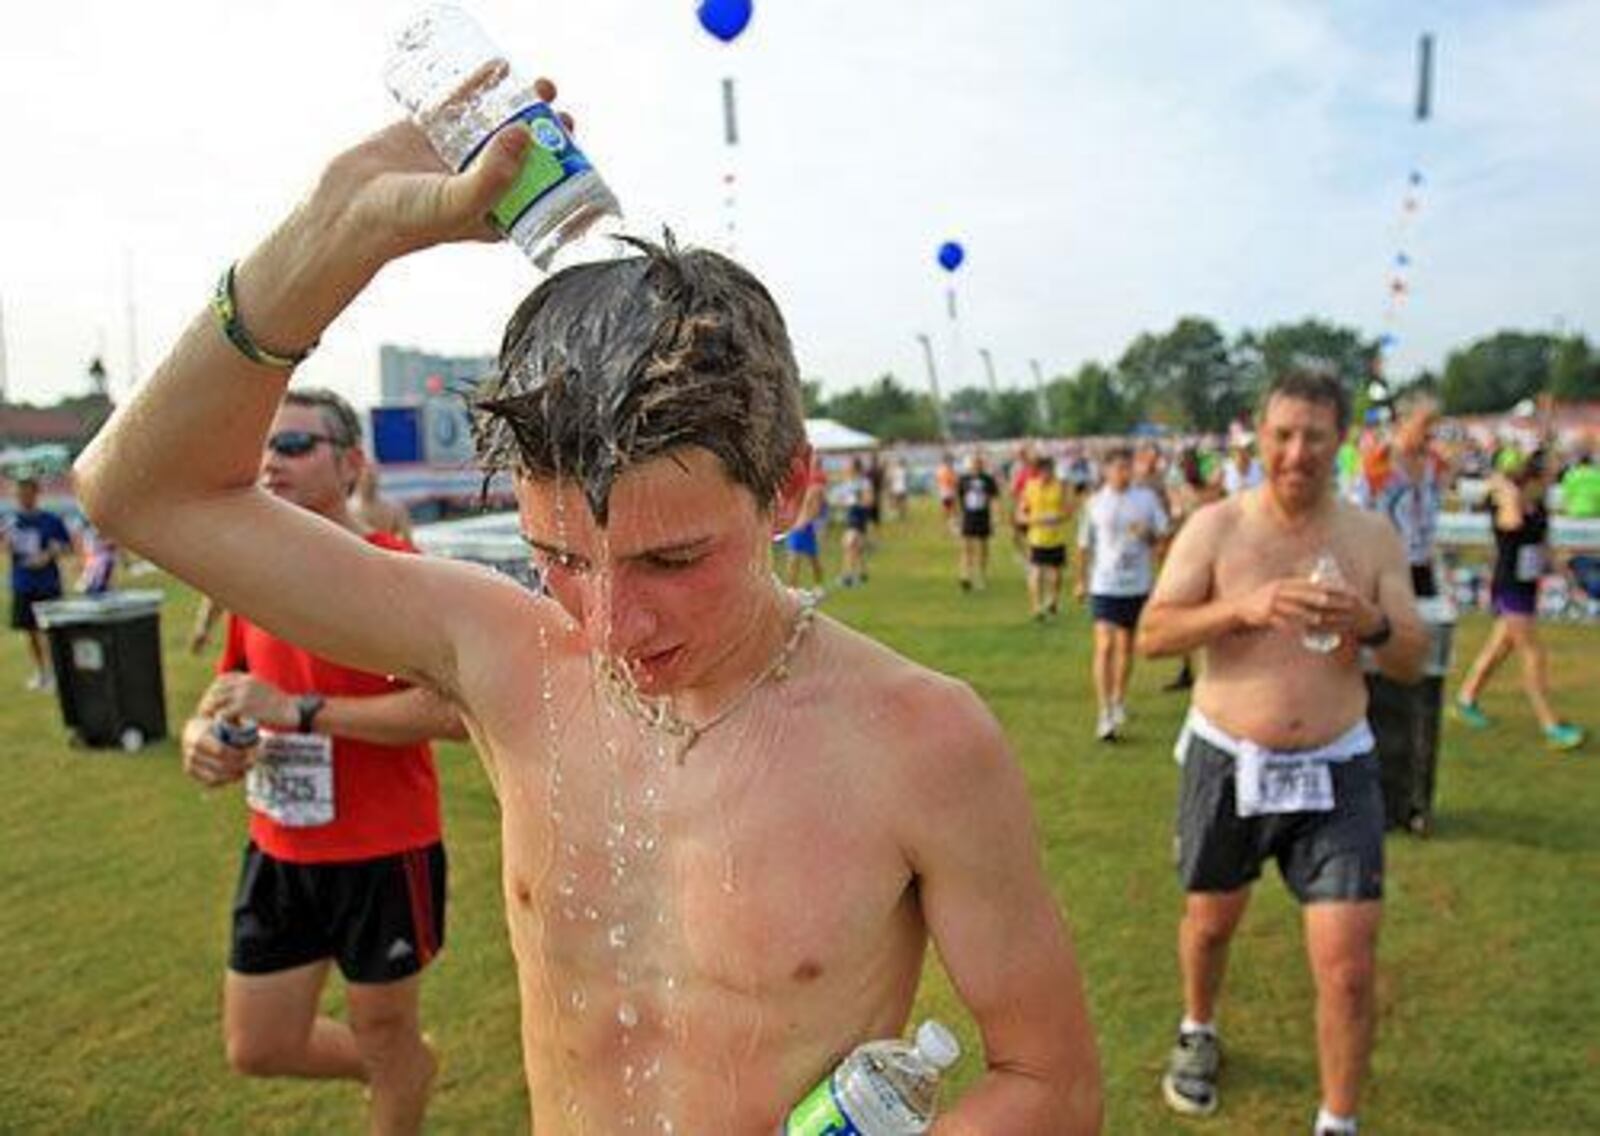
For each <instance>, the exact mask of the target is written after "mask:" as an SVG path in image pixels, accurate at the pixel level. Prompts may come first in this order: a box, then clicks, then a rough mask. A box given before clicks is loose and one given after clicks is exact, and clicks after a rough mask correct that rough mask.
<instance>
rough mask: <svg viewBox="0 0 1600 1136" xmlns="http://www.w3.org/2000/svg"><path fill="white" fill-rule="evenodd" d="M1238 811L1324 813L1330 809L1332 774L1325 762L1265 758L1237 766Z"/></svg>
mask: <svg viewBox="0 0 1600 1136" xmlns="http://www.w3.org/2000/svg"><path fill="white" fill-rule="evenodd" d="M1236 768H1237V771H1238V777H1237V780H1236V782H1235V784H1236V788H1237V803H1238V812H1239V815H1240V816H1242V817H1246V816H1259V815H1261V814H1263V813H1325V812H1328V811H1329V810H1331V809H1332V808H1333V772H1332V771H1331V770H1330V769H1329V768H1328V763H1327V762H1326V761H1319V760H1316V759H1313V758H1304V757H1293V756H1287V755H1277V754H1273V755H1268V756H1264V757H1262V758H1260V759H1259V760H1240V761H1239V762H1238V764H1237V767H1236Z"/></svg>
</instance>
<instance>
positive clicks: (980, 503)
mask: <svg viewBox="0 0 1600 1136" xmlns="http://www.w3.org/2000/svg"><path fill="white" fill-rule="evenodd" d="M962 504H963V506H964V507H965V509H966V510H967V512H969V513H981V512H983V511H984V510H985V509H987V508H988V507H989V494H987V493H986V492H984V489H983V486H981V485H974V486H973V487H972V488H971V489H968V490H967V495H966V497H965V498H964V499H963V502H962Z"/></svg>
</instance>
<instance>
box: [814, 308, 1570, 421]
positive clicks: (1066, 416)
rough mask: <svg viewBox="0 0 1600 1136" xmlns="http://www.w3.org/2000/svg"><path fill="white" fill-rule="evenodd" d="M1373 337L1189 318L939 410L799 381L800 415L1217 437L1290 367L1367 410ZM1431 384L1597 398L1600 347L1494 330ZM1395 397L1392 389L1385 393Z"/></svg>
mask: <svg viewBox="0 0 1600 1136" xmlns="http://www.w3.org/2000/svg"><path fill="white" fill-rule="evenodd" d="M1379 358H1380V345H1379V343H1378V341H1377V340H1374V339H1369V338H1366V337H1364V336H1362V335H1361V333H1360V332H1358V331H1356V330H1354V329H1352V328H1349V327H1341V326H1338V325H1336V324H1331V323H1326V322H1324V321H1322V320H1316V319H1306V320H1301V321H1300V322H1298V323H1291V324H1279V325H1276V326H1273V327H1270V328H1268V329H1266V330H1265V331H1260V332H1257V331H1250V330H1246V331H1243V332H1241V333H1240V334H1239V335H1238V336H1236V337H1235V338H1234V339H1232V340H1229V339H1228V338H1227V337H1226V336H1225V335H1223V333H1222V331H1221V330H1220V329H1219V328H1218V327H1217V326H1216V325H1215V324H1214V323H1212V322H1211V321H1210V320H1208V319H1203V318H1201V317H1198V316H1185V317H1184V318H1182V319H1180V320H1178V322H1177V323H1176V324H1174V325H1173V326H1172V328H1171V329H1170V330H1168V331H1165V332H1161V333H1151V332H1146V333H1144V334H1142V335H1140V336H1139V337H1138V338H1136V339H1135V340H1134V341H1133V342H1132V343H1130V344H1129V345H1128V346H1127V348H1126V349H1125V350H1124V351H1123V353H1122V355H1121V357H1120V358H1119V359H1117V361H1116V362H1115V363H1114V364H1112V365H1110V366H1107V365H1104V364H1102V363H1085V364H1084V365H1083V366H1081V367H1079V368H1078V370H1077V371H1076V372H1075V373H1073V374H1063V375H1057V376H1055V377H1054V378H1052V379H1050V380H1049V381H1048V382H1046V383H1045V384H1044V386H1043V388H1042V390H1037V389H1035V388H1033V387H1032V386H1031V385H1029V386H1028V387H1027V388H1023V387H1019V386H1012V387H1007V388H1004V389H1001V390H999V391H995V392H991V391H990V390H988V389H986V388H982V387H966V388H963V389H961V390H957V391H954V392H953V393H951V394H950V395H949V396H948V397H946V398H945V399H944V405H943V407H935V405H934V402H933V399H932V397H931V396H930V395H928V394H926V393H925V392H924V391H923V390H922V388H921V385H920V384H918V383H911V382H906V381H903V380H901V379H900V378H898V377H896V376H895V375H893V374H885V375H882V376H880V377H879V378H878V379H877V380H875V381H873V382H870V383H866V384H863V385H861V386H858V387H854V388H852V389H850V390H846V391H842V392H839V393H837V394H834V395H831V396H830V395H825V394H824V393H823V389H822V383H821V382H820V381H818V380H813V381H808V382H807V383H806V384H805V391H806V412H807V414H808V415H810V416H813V417H828V418H833V419H836V420H838V421H840V422H842V423H844V424H845V425H847V426H852V427H854V428H856V429H858V430H865V431H866V432H868V433H869V434H872V435H874V436H876V437H878V438H881V439H883V440H884V441H932V440H936V439H938V438H939V437H940V436H941V433H942V428H943V424H942V423H941V414H940V410H941V409H942V411H943V415H942V418H943V420H944V423H946V424H948V427H949V430H950V433H951V434H952V435H953V436H955V437H956V438H963V439H992V438H1016V437H1023V436H1026V435H1033V434H1037V435H1046V436H1055V437H1061V436H1070V435H1097V434H1127V433H1130V432H1133V431H1135V430H1138V429H1149V428H1151V427H1159V428H1164V429H1167V430H1174V431H1179V432H1202V433H1218V432H1221V431H1223V430H1226V429H1227V427H1228V424H1229V423H1230V422H1232V421H1234V420H1236V419H1237V418H1239V417H1240V416H1241V415H1248V414H1249V413H1250V411H1251V409H1252V408H1253V407H1254V405H1255V400H1256V395H1257V393H1258V392H1259V391H1260V390H1261V389H1262V388H1263V387H1264V386H1265V385H1266V384H1267V382H1269V381H1270V379H1271V378H1272V377H1274V376H1276V375H1278V374H1281V373H1282V372H1283V371H1285V370H1288V369H1290V368H1293V367H1301V366H1308V365H1309V366H1314V367H1319V368H1323V369H1325V370H1328V371H1330V372H1332V373H1333V374H1336V375H1338V376H1339V378H1340V379H1341V380H1342V381H1343V382H1344V383H1345V385H1346V388H1347V389H1348V390H1349V391H1350V394H1351V398H1352V401H1353V402H1354V403H1355V405H1356V406H1357V407H1358V409H1362V410H1364V409H1365V408H1366V406H1368V405H1369V404H1370V403H1371V401H1372V398H1373V396H1374V394H1377V395H1378V396H1379V397H1380V398H1381V397H1382V395H1383V393H1384V392H1383V391H1382V390H1377V391H1374V389H1373V381H1374V378H1375V376H1376V375H1377V365H1378V360H1379ZM1405 389H1406V390H1418V389H1421V390H1427V391H1429V392H1431V393H1433V394H1435V395H1437V397H1438V398H1439V400H1440V402H1441V403H1442V404H1443V407H1444V410H1445V413H1447V414H1484V413H1498V412H1500V411H1504V410H1508V409H1510V408H1511V407H1512V406H1514V405H1515V404H1516V403H1517V402H1519V401H1521V400H1522V399H1525V398H1533V397H1536V396H1538V395H1540V394H1546V393H1548V394H1550V395H1552V396H1554V397H1555V398H1556V399H1557V400H1559V401H1564V402H1566V401H1588V400H1600V353H1596V352H1595V351H1592V350H1591V348H1590V346H1589V344H1588V341H1587V340H1585V339H1584V338H1583V337H1582V336H1557V335H1550V334H1545V333H1540V332H1523V331H1501V332H1497V333H1495V334H1494V335H1490V336H1487V337H1485V338H1483V339H1479V340H1477V341H1475V342H1473V343H1470V344H1468V345H1467V346H1465V347H1461V348H1458V349H1456V350H1454V351H1452V352H1451V353H1450V354H1449V356H1448V357H1447V358H1446V360H1445V364H1444V368H1443V370H1442V371H1439V372H1433V371H1425V372H1423V373H1422V374H1421V375H1419V376H1418V377H1417V378H1416V379H1414V380H1413V381H1412V382H1411V383H1410V384H1408V385H1407V387H1406V388H1405ZM1391 393H1396V392H1391Z"/></svg>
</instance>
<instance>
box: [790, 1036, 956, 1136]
mask: <svg viewBox="0 0 1600 1136" xmlns="http://www.w3.org/2000/svg"><path fill="white" fill-rule="evenodd" d="M960 1056H961V1043H960V1042H958V1041H957V1040H956V1037H955V1035H954V1034H953V1033H951V1032H950V1031H949V1030H948V1029H946V1028H945V1027H944V1026H942V1025H940V1024H939V1023H938V1022H936V1021H932V1020H929V1021H926V1022H923V1023H922V1025H921V1026H919V1027H918V1028H917V1038H916V1041H915V1042H907V1041H901V1040H900V1039H898V1038H895V1039H893V1040H889V1041H869V1042H867V1043H866V1044H865V1045H859V1046H857V1047H856V1049H855V1051H854V1052H853V1053H851V1054H850V1056H849V1057H846V1058H845V1059H844V1060H843V1061H842V1062H840V1064H839V1067H838V1068H837V1069H835V1070H834V1071H833V1073H832V1075H831V1076H829V1077H828V1078H827V1080H825V1081H823V1082H822V1083H821V1084H819V1085H818V1086H817V1087H816V1088H815V1089H813V1090H812V1091H811V1092H810V1093H809V1094H807V1095H806V1098H805V1099H804V1100H802V1101H801V1102H800V1103H799V1104H798V1105H796V1106H795V1109H794V1111H793V1112H791V1113H790V1114H789V1116H788V1119H786V1120H785V1121H784V1122H783V1127H782V1128H780V1129H779V1130H778V1133H779V1136H921V1133H924V1132H927V1131H928V1130H929V1129H930V1128H932V1127H933V1118H934V1114H935V1113H936V1111H937V1110H938V1104H939V1078H940V1077H941V1076H942V1075H943V1073H944V1071H945V1070H946V1069H948V1068H950V1066H952V1065H954V1064H955V1063H956V1059H957V1058H958V1057H960Z"/></svg>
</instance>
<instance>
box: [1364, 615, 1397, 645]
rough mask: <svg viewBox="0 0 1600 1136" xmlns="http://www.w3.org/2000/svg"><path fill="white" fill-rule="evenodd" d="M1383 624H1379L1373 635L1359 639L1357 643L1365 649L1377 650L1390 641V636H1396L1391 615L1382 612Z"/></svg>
mask: <svg viewBox="0 0 1600 1136" xmlns="http://www.w3.org/2000/svg"><path fill="white" fill-rule="evenodd" d="M1381 615H1382V617H1383V622H1382V623H1380V624H1378V629H1377V630H1376V631H1374V632H1373V633H1372V634H1371V635H1362V636H1359V637H1357V639H1356V642H1357V643H1360V644H1361V645H1362V646H1363V647H1372V648H1377V647H1381V646H1383V645H1384V644H1385V643H1387V642H1388V641H1389V636H1391V635H1393V634H1394V624H1392V623H1390V622H1389V613H1388V612H1382V613H1381Z"/></svg>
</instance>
